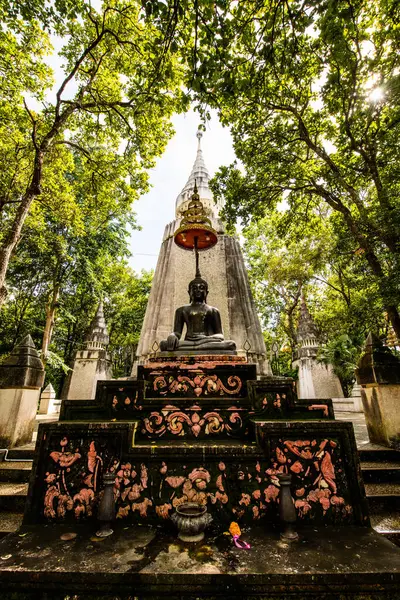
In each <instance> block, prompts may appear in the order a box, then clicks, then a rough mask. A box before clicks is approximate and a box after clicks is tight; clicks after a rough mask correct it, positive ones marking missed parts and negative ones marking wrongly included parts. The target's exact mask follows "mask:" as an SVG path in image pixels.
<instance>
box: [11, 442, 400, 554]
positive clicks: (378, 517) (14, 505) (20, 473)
mask: <svg viewBox="0 0 400 600" xmlns="http://www.w3.org/2000/svg"><path fill="white" fill-rule="evenodd" d="M33 454H34V445H33V444H31V445H27V446H24V447H21V448H18V449H15V450H11V451H9V452H8V455H7V457H6V460H3V459H4V458H5V456H4V455H3V456H2V457H1V456H0V459H2V462H0V537H3V536H4V535H7V534H8V533H10V532H12V531H16V530H17V529H18V527H19V526H20V525H21V523H22V517H23V512H24V507H25V500H26V495H27V492H28V484H29V477H30V472H31V467H32V459H33ZM359 456H360V461H361V469H362V473H363V478H364V483H365V490H366V494H367V498H368V503H369V509H370V516H371V522H372V526H373V527H374V529H375V530H376V531H377V532H378V533H381V534H382V535H384V536H385V537H387V538H388V539H390V540H391V541H392V542H394V543H395V544H397V545H399V546H400V452H399V451H396V450H391V449H389V448H384V447H382V446H376V445H373V444H365V445H363V446H362V448H361V449H359Z"/></svg>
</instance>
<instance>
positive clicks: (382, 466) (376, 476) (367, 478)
mask: <svg viewBox="0 0 400 600" xmlns="http://www.w3.org/2000/svg"><path fill="white" fill-rule="evenodd" d="M361 471H362V476H363V479H364V482H365V483H400V462H399V463H398V462H390V461H368V462H362V463H361Z"/></svg>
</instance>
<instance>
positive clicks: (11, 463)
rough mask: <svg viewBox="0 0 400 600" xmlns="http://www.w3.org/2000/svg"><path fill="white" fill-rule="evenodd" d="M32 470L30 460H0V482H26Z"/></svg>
mask: <svg viewBox="0 0 400 600" xmlns="http://www.w3.org/2000/svg"><path fill="white" fill-rule="evenodd" d="M31 471H32V461H31V460H24V461H16V460H7V461H3V462H0V482H1V481H3V482H9V483H11V482H15V483H27V482H28V481H29V477H30V474H31Z"/></svg>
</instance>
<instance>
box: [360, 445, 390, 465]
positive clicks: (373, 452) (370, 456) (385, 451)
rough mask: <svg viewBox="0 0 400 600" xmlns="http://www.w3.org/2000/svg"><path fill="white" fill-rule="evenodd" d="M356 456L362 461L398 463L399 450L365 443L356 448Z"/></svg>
mask: <svg viewBox="0 0 400 600" xmlns="http://www.w3.org/2000/svg"><path fill="white" fill-rule="evenodd" d="M358 456H359V457H360V461H361V462H362V463H363V462H385V461H390V462H398V463H399V464H400V451H398V450H394V449H392V448H386V447H385V446H378V445H377V444H365V445H363V446H361V447H359V448H358Z"/></svg>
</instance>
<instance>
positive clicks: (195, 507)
mask: <svg viewBox="0 0 400 600" xmlns="http://www.w3.org/2000/svg"><path fill="white" fill-rule="evenodd" d="M171 520H172V521H173V522H174V523H175V525H176V526H177V528H178V531H179V533H178V538H179V539H180V540H182V541H183V542H200V541H201V540H202V539H203V538H204V530H205V528H206V527H207V526H208V525H209V524H210V523H211V521H212V516H211V515H209V514H208V513H207V507H206V506H202V505H201V504H196V503H195V502H184V503H183V504H181V505H180V506H178V507H177V509H176V512H175V513H174V514H173V515H172V517H171Z"/></svg>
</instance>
